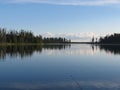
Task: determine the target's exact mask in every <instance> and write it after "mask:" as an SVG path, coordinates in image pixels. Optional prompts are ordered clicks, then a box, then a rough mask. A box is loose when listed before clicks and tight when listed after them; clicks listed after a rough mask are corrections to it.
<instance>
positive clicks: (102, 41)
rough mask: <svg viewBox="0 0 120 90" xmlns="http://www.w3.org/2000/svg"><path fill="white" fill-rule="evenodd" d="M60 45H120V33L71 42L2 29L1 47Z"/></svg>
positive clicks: (64, 39)
mask: <svg viewBox="0 0 120 90" xmlns="http://www.w3.org/2000/svg"><path fill="white" fill-rule="evenodd" d="M60 44H93V45H120V33H114V34H111V35H106V36H105V37H100V38H99V39H97V38H94V37H93V38H92V39H91V41H90V42H71V40H70V39H69V40H68V39H66V38H63V37H42V35H34V34H33V32H31V31H25V30H23V29H22V30H20V31H17V30H9V31H7V30H6V29H5V28H0V46H4V45H8V46H10V45H17V46H19V45H41V46H42V45H60Z"/></svg>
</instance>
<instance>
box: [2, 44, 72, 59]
mask: <svg viewBox="0 0 120 90" xmlns="http://www.w3.org/2000/svg"><path fill="white" fill-rule="evenodd" d="M67 47H70V45H69V44H64V45H62V44H61V45H44V46H40V45H20V46H17V45H10V46H0V59H2V60H4V59H5V58H6V56H10V57H17V56H20V57H21V58H24V57H29V56H32V55H33V53H34V52H39V53H41V52H42V49H47V50H48V49H55V50H56V49H58V50H62V49H65V48H67Z"/></svg>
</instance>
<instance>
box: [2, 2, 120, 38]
mask: <svg viewBox="0 0 120 90" xmlns="http://www.w3.org/2000/svg"><path fill="white" fill-rule="evenodd" d="M0 26H1V27H5V28H8V29H22V28H23V29H26V30H32V31H33V32H34V33H35V34H38V33H39V34H42V35H44V36H65V37H67V38H71V39H79V40H80V39H83V38H84V39H86V40H88V38H90V37H92V36H93V35H96V36H97V35H103V34H107V33H113V32H119V30H120V0H0Z"/></svg>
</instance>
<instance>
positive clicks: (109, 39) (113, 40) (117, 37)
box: [99, 33, 120, 44]
mask: <svg viewBox="0 0 120 90" xmlns="http://www.w3.org/2000/svg"><path fill="white" fill-rule="evenodd" d="M99 43H101V44H120V34H119V33H114V34H112V35H107V36H105V37H100V39H99Z"/></svg>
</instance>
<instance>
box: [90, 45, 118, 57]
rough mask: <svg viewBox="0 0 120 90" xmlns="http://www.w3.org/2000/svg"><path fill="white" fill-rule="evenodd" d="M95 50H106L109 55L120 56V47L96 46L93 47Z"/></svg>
mask: <svg viewBox="0 0 120 90" xmlns="http://www.w3.org/2000/svg"><path fill="white" fill-rule="evenodd" d="M92 48H93V50H94V48H99V49H100V50H101V51H102V50H104V51H106V52H107V53H109V52H110V53H112V54H115V55H116V54H120V45H94V46H92Z"/></svg>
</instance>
